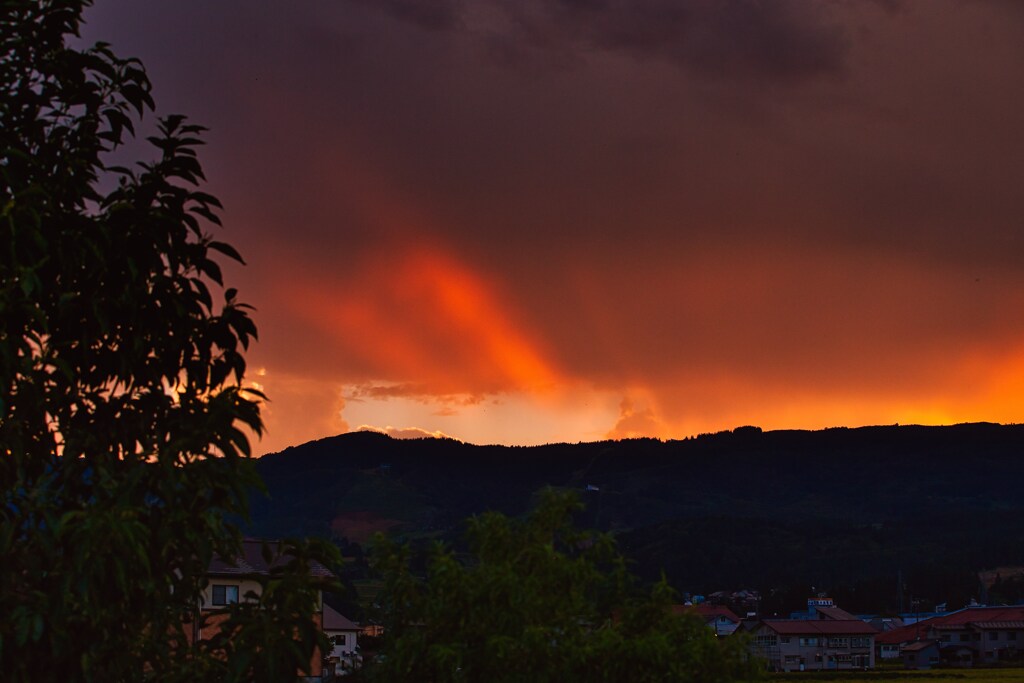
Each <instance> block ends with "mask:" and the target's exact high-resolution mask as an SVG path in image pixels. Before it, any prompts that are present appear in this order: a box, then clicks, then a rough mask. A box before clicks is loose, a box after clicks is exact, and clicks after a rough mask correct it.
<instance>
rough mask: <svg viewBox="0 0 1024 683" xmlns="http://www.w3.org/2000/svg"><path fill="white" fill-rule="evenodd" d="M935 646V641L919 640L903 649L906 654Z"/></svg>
mask: <svg viewBox="0 0 1024 683" xmlns="http://www.w3.org/2000/svg"><path fill="white" fill-rule="evenodd" d="M934 644H935V641H934V640H918V641H915V642H913V643H911V644H910V645H907V646H906V647H904V648H903V651H904V652H918V651H919V650H925V649H927V648H929V647H931V646H932V645H934Z"/></svg>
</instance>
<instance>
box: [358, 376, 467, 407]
mask: <svg viewBox="0 0 1024 683" xmlns="http://www.w3.org/2000/svg"><path fill="white" fill-rule="evenodd" d="M349 398H350V399H351V400H354V401H364V400H379V401H387V400H388V399H391V398H405V399H410V400H413V401H417V402H419V403H441V404H444V405H445V406H470V405H476V404H478V403H482V402H483V400H484V396H483V394H470V393H464V394H450V393H439V392H438V391H436V390H435V389H433V388H432V387H431V386H430V385H428V384H420V383H414V382H367V383H363V384H356V385H353V386H352V387H351V389H350V391H349Z"/></svg>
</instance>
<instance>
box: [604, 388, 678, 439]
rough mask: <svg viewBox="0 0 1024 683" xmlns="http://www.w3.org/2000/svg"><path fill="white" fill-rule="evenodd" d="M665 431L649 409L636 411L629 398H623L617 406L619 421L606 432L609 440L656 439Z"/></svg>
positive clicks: (663, 426)
mask: <svg viewBox="0 0 1024 683" xmlns="http://www.w3.org/2000/svg"><path fill="white" fill-rule="evenodd" d="M664 429H665V425H663V424H662V423H661V421H660V420H659V419H658V418H657V417H656V416H655V414H654V410H653V409H651V408H650V407H646V408H642V409H637V408H636V406H635V405H634V404H633V401H632V400H630V399H629V397H626V398H623V399H622V403H620V404H619V420H618V422H616V423H615V427H613V428H612V430H611V431H610V432H608V434H607V436H606V438H609V439H632V438H637V437H657V436H658V435H659V434H661V433H662V432H663V431H664Z"/></svg>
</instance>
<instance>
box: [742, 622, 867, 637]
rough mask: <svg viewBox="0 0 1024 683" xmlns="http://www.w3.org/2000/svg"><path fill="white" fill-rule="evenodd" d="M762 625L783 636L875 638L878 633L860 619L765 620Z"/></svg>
mask: <svg viewBox="0 0 1024 683" xmlns="http://www.w3.org/2000/svg"><path fill="white" fill-rule="evenodd" d="M761 623H762V624H764V625H765V626H767V627H768V628H770V629H771V630H773V631H775V632H776V633H779V634H781V635H815V636H817V635H821V636H831V635H837V636H848V635H865V636H868V635H871V636H873V635H876V634H877V633H878V631H876V630H875V628H874V627H873V626H872V625H871V624H869V623H867V622H865V621H861V620H860V619H849V620H845V621H832V620H829V619H765V620H764V621H762V622H761Z"/></svg>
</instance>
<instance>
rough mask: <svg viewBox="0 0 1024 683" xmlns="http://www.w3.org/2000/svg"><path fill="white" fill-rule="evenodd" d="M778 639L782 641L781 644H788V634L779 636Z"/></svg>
mask: <svg viewBox="0 0 1024 683" xmlns="http://www.w3.org/2000/svg"><path fill="white" fill-rule="evenodd" d="M779 640H781V641H782V644H783V645H789V636H783V637H782V638H780V639H779Z"/></svg>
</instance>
